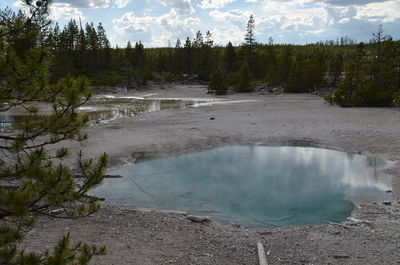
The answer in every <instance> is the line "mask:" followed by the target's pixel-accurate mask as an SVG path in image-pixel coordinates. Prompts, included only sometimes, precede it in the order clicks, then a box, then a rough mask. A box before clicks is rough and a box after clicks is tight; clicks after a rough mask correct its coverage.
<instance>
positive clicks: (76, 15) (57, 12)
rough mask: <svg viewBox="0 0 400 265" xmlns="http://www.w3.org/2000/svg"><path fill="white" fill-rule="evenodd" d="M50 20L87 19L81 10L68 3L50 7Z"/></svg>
mask: <svg viewBox="0 0 400 265" xmlns="http://www.w3.org/2000/svg"><path fill="white" fill-rule="evenodd" d="M50 19H51V20H59V19H64V20H70V19H75V20H79V19H85V17H84V15H83V13H82V12H81V11H80V10H79V8H76V7H72V6H71V5H70V4H66V3H55V4H52V5H51V7H50Z"/></svg>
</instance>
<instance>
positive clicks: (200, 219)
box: [186, 215, 211, 223]
mask: <svg viewBox="0 0 400 265" xmlns="http://www.w3.org/2000/svg"><path fill="white" fill-rule="evenodd" d="M186 218H187V219H188V220H190V221H192V222H194V223H206V222H211V220H210V218H208V217H205V216H195V215H189V216H188V217H186Z"/></svg>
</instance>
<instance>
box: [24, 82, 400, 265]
mask: <svg viewBox="0 0 400 265" xmlns="http://www.w3.org/2000/svg"><path fill="white" fill-rule="evenodd" d="M205 91H206V87H204V86H190V87H189V86H177V87H176V89H163V90H161V89H156V88H152V89H148V90H146V91H141V92H135V93H131V94H132V95H135V96H143V95H145V96H146V95H147V96H149V97H155V98H217V97H215V96H210V95H207V94H206V93H205ZM149 94H152V95H149ZM218 98H219V99H220V97H218ZM222 98H226V99H231V100H252V101H248V102H241V103H235V104H219V105H218V104H217V105H209V106H203V107H198V108H191V109H183V110H168V111H159V112H153V113H145V114H141V115H138V116H136V117H133V118H121V119H117V120H114V121H111V122H110V123H108V124H103V125H94V126H92V127H90V128H88V129H87V133H88V135H89V140H88V141H86V142H85V143H84V145H77V144H75V143H71V144H70V147H71V148H72V149H73V150H74V151H78V150H80V149H82V150H83V151H84V152H85V154H86V155H88V156H95V155H98V154H100V153H102V152H107V153H108V154H109V155H110V158H111V166H112V167H113V168H116V167H120V166H122V165H124V164H127V163H133V162H135V161H137V160H140V159H148V158H154V157H162V156H170V155H174V154H180V153H186V152H192V151H196V150H202V149H207V148H212V147H217V146H223V145H232V144H253V145H254V144H258V145H296V146H299V145H300V146H301V145H305V146H315V147H326V148H331V149H335V150H343V151H348V152H355V153H363V154H374V155H379V156H382V157H385V158H388V159H391V160H394V161H398V160H399V159H400V137H399V136H400V116H399V114H400V109H398V108H374V109H372V108H347V109H345V108H339V107H337V106H329V104H326V103H325V102H324V101H323V100H322V99H320V98H319V97H317V96H314V95H304V94H302V95H270V94H267V95H258V94H256V93H254V94H234V95H228V96H225V97H222ZM391 174H392V175H393V199H392V205H391V206H384V205H382V202H381V201H376V202H370V203H369V204H368V205H360V207H359V208H357V209H356V210H354V212H353V216H354V217H356V218H358V219H360V220H363V221H365V222H361V223H358V224H327V225H322V226H299V227H283V228H273V229H270V228H268V229H245V228H242V227H238V226H220V225H217V224H215V223H212V222H209V223H202V224H200V223H193V222H191V221H190V220H188V219H187V216H186V215H185V214H183V213H166V212H158V211H147V210H143V209H137V208H135V207H134V206H130V207H120V206H116V205H108V204H105V205H104V206H103V208H102V209H101V210H100V211H99V212H98V213H96V214H95V215H93V216H91V217H88V218H84V219H80V220H52V221H49V220H48V219H46V218H44V219H41V220H40V221H39V223H38V225H37V226H36V228H35V229H34V230H32V231H31V232H30V233H29V234H28V236H27V242H26V246H27V248H28V249H30V250H37V249H43V247H45V248H46V247H50V246H52V245H53V244H54V242H55V241H56V239H58V238H60V236H61V235H62V234H65V233H66V232H70V233H71V236H72V238H73V239H74V240H78V239H82V240H84V241H86V242H91V243H96V244H102V245H106V246H107V248H108V253H107V255H106V256H101V257H96V259H95V260H94V262H93V264H115V265H117V264H257V262H258V260H257V252H256V243H257V241H260V242H262V243H263V244H264V247H265V249H266V252H268V261H269V263H270V264H399V263H400V212H399V209H400V204H399V202H398V201H399V197H400V196H399V195H400V170H399V166H398V165H397V166H395V167H394V168H392V169H391Z"/></svg>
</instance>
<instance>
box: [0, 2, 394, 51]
mask: <svg viewBox="0 0 400 265" xmlns="http://www.w3.org/2000/svg"><path fill="white" fill-rule="evenodd" d="M17 2H18V1H16V0H0V8H4V7H5V6H9V7H13V8H18V7H17V6H18V3H17ZM251 14H253V16H254V18H255V21H256V39H257V41H258V42H263V43H265V42H267V40H268V38H269V37H270V36H271V37H272V38H273V39H274V41H275V42H276V43H296V44H304V43H310V42H315V41H319V40H326V39H336V38H338V37H341V36H345V35H347V36H349V37H351V38H353V39H356V40H357V41H364V40H368V39H369V38H370V37H371V35H372V32H374V31H376V29H377V28H378V26H379V25H380V24H382V25H383V28H384V30H385V32H386V33H388V34H390V35H392V36H393V37H394V38H395V39H398V38H399V37H400V0H54V3H53V4H52V8H51V17H52V19H53V21H58V22H59V23H60V24H62V25H64V24H65V23H66V22H67V21H68V20H69V19H71V18H75V19H79V17H80V18H81V19H82V20H83V22H94V23H95V24H97V23H99V22H102V23H103V25H104V27H105V29H106V32H107V35H108V37H109V39H110V40H111V43H112V44H113V45H116V44H118V45H119V46H125V44H126V42H127V41H128V40H131V41H134V42H135V41H139V40H141V41H142V42H143V43H144V44H145V46H146V47H158V46H167V45H168V41H170V42H171V45H173V46H174V45H175V42H176V39H177V38H180V39H181V40H182V39H185V38H186V37H187V36H189V37H193V36H194V34H195V33H196V32H197V31H198V30H200V31H201V32H203V33H204V32H206V31H207V30H209V31H210V32H211V33H212V35H213V39H214V40H215V43H217V44H222V45H223V44H226V43H227V42H228V41H232V42H233V43H235V44H236V45H239V44H240V43H241V42H242V41H243V37H244V34H245V30H246V23H247V21H248V18H249V16H250V15H251Z"/></svg>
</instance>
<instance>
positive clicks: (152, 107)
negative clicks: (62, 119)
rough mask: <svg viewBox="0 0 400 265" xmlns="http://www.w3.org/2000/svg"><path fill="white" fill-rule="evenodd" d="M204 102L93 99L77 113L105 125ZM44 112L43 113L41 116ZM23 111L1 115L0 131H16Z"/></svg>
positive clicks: (135, 98)
mask: <svg viewBox="0 0 400 265" xmlns="http://www.w3.org/2000/svg"><path fill="white" fill-rule="evenodd" d="M202 102H204V101H192V100H175V99H144V98H138V97H119V98H116V97H112V96H108V97H105V96H104V97H95V98H93V99H92V100H90V101H89V102H88V103H87V104H85V105H84V106H83V107H80V108H79V109H78V112H79V113H84V114H87V115H88V116H89V119H90V121H91V123H107V122H108V121H110V120H114V119H117V118H123V117H133V116H136V115H138V114H140V113H144V112H153V111H159V110H168V109H185V108H190V107H195V106H197V105H196V104H201V103H202ZM45 114H46V111H44V112H43V115H45ZM24 117H26V116H24V115H23V111H20V112H18V111H14V112H12V113H2V115H0V131H10V130H14V129H18V126H19V124H21V122H23V120H24Z"/></svg>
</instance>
